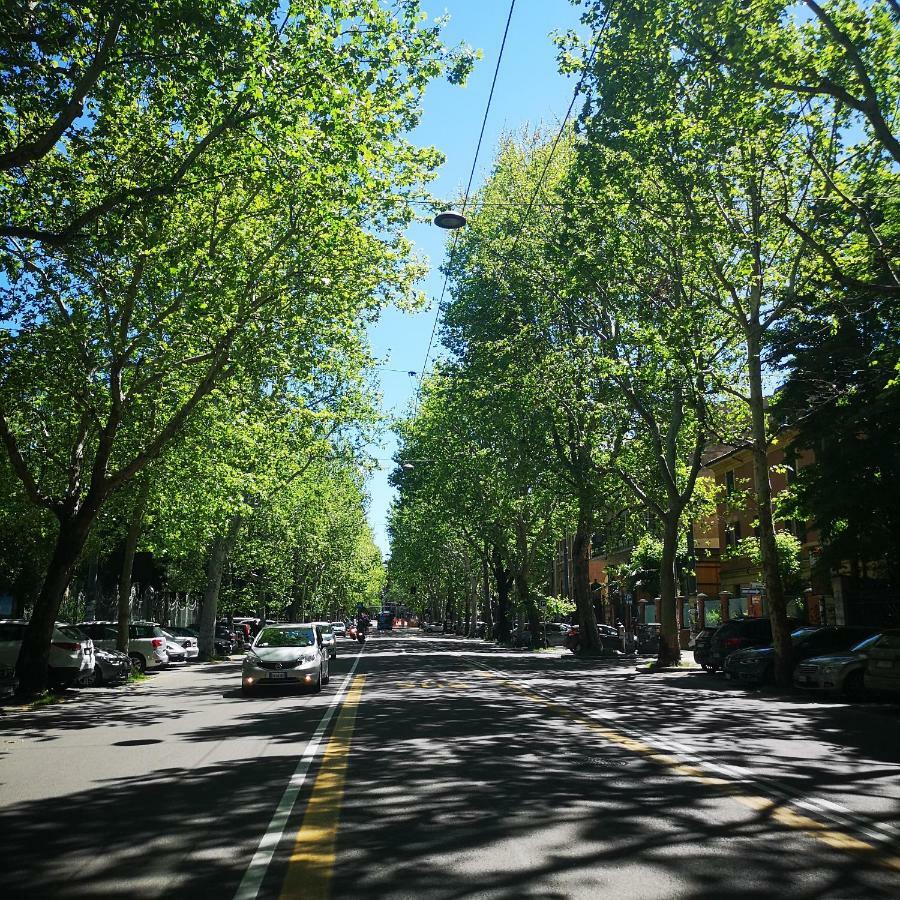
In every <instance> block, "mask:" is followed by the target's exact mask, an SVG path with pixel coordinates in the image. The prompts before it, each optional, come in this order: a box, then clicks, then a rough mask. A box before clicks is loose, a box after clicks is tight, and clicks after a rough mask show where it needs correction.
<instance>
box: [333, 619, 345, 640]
mask: <svg viewBox="0 0 900 900" xmlns="http://www.w3.org/2000/svg"><path fill="white" fill-rule="evenodd" d="M331 630H332V631H333V632H334V635H335V637H346V636H347V626H346V625H345V624H344V623H343V622H332V623H331Z"/></svg>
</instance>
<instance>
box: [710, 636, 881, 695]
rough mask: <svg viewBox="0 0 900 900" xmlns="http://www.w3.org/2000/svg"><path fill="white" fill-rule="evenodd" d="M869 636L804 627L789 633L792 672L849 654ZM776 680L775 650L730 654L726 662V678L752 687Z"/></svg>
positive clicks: (756, 650)
mask: <svg viewBox="0 0 900 900" xmlns="http://www.w3.org/2000/svg"><path fill="white" fill-rule="evenodd" d="M871 635H872V629H865V628H850V627H846V626H843V627H840V628H831V627H829V628H824V627H817V626H807V627H804V628H798V629H796V630H795V631H793V632H791V668H792V669H793V668H794V667H795V666H796V665H797V664H798V663H799V662H800V661H801V660H804V659H809V658H810V657H813V656H822V655H824V654H826V653H835V652H838V651H841V650H848V649H849V648H850V647H852V646H854V645H855V644H858V643H859V642H860V641H861V640H864V639H865V638H867V637H870V636H871ZM774 676H775V648H774V647H773V646H772V645H769V646H768V647H754V648H751V649H748V650H739V651H737V652H736V653H732V654H731V656H729V657H728V659H727V660H726V661H725V677H726V678H732V679H736V680H739V681H744V682H749V683H752V684H761V683H762V682H764V681H771V680H772V679H773V678H774Z"/></svg>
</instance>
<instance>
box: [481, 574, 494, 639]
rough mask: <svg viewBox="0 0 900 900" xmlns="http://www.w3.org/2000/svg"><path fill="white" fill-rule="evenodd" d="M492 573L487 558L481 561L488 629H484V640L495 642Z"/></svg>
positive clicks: (483, 597) (485, 619)
mask: <svg viewBox="0 0 900 900" xmlns="http://www.w3.org/2000/svg"><path fill="white" fill-rule="evenodd" d="M490 577H491V576H490V571H489V569H488V562H487V557H485V558H484V559H482V561H481V584H482V588H481V589H482V603H483V604H484V621H485V623H486V627H485V629H484V638H485V640H487V641H490V640H493V637H494V610H493V609H492V607H491V582H490Z"/></svg>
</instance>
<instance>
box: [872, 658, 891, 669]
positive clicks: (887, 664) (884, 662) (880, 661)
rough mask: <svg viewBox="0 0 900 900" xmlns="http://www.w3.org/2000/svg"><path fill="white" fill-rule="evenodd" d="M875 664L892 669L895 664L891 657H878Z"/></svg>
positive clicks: (879, 667) (881, 667)
mask: <svg viewBox="0 0 900 900" xmlns="http://www.w3.org/2000/svg"><path fill="white" fill-rule="evenodd" d="M875 666H876V668H878V669H891V668H893V666H894V664H893V663H892V662H891V660H889V659H876V660H875Z"/></svg>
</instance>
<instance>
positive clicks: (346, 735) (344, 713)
mask: <svg viewBox="0 0 900 900" xmlns="http://www.w3.org/2000/svg"><path fill="white" fill-rule="evenodd" d="M365 681H366V676H365V675H357V676H356V677H355V678H354V679H353V682H352V683H351V685H350V688H349V690H348V691H347V697H346V699H345V700H344V704H343V706H342V707H341V711H340V713H339V714H338V718H337V723H336V724H335V726H334V733H333V734H332V735H331V740H330V741H329V742H328V747H327V748H326V749H325V754H324V756H323V757H322V767H321V769H320V770H319V774H318V776H317V777H316V781H315V784H314V785H313V789H312V795H311V796H310V798H309V803H308V804H307V806H306V812H305V813H304V816H303V823H302V824H301V826H300V830H299V831H298V832H297V838H296V840H295V841H294V852H293V853H292V854H291V858H290V862H289V863H288V870H287V874H286V875H285V878H284V884H283V885H282V888H281V898H282V900H295V898H298V897H302V898H303V900H327V898H328V897H329V895H330V893H331V876H332V874H333V872H334V852H335V842H336V840H337V831H338V823H339V820H340V815H341V803H342V801H343V799H344V784H345V782H346V779H347V762H348V759H349V756H350V741H351V739H352V737H353V727H354V725H355V724H356V711H357V709H358V707H359V699H360V697H361V696H362V691H363V685H364V684H365Z"/></svg>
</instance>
